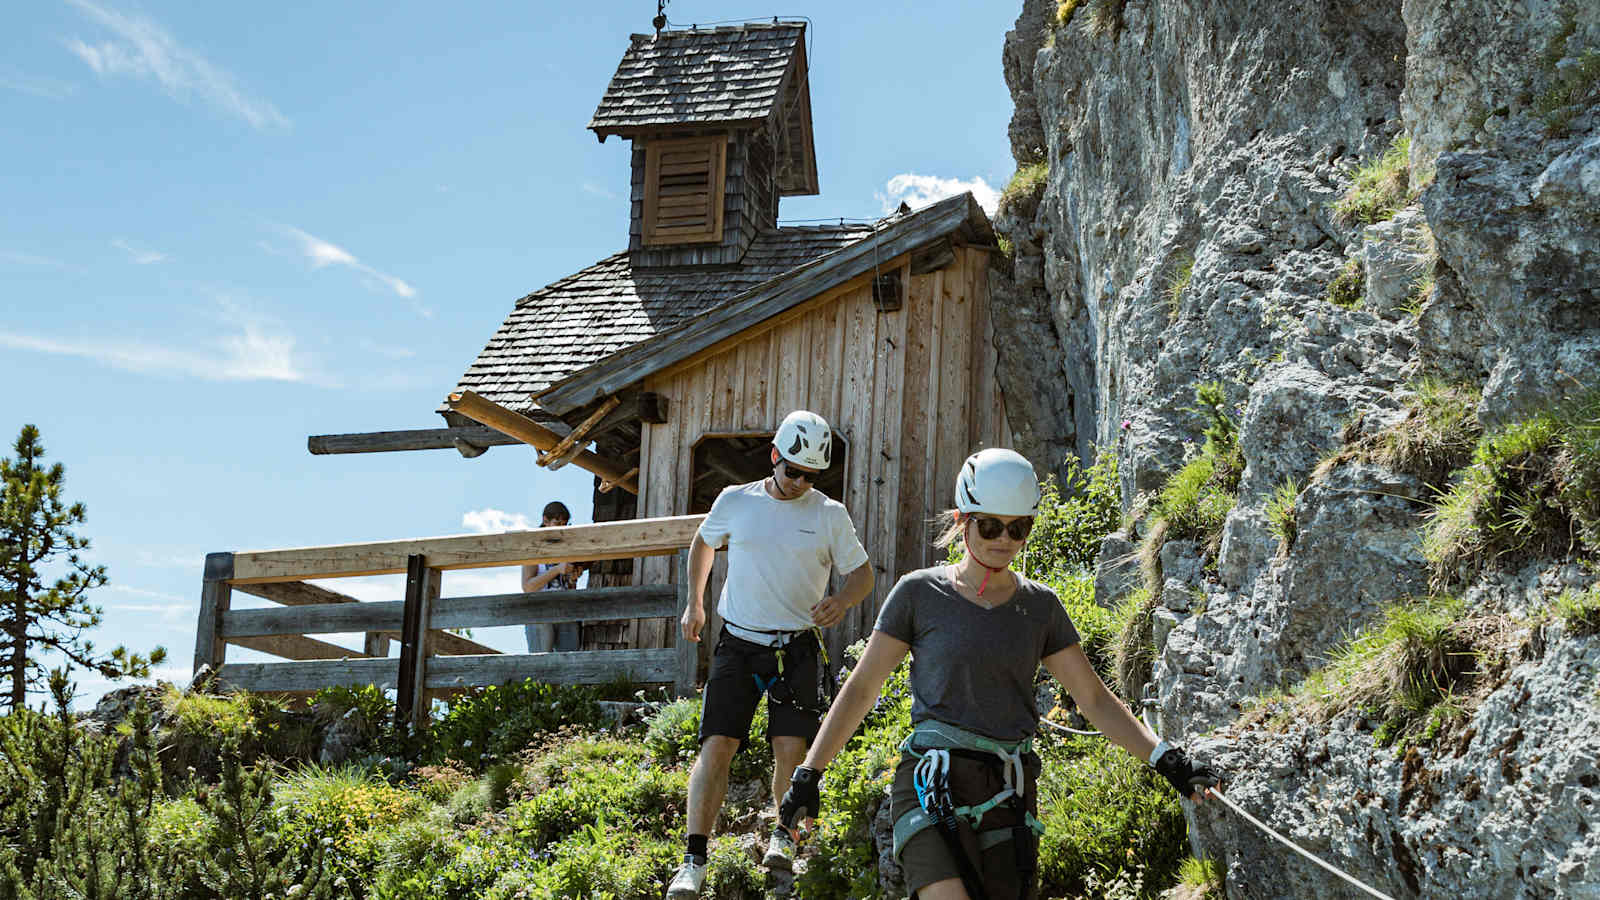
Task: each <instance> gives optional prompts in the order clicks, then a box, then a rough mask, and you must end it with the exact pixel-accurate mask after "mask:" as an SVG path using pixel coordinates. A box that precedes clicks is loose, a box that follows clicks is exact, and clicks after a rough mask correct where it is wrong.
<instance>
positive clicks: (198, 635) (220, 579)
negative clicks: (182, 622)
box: [194, 553, 233, 672]
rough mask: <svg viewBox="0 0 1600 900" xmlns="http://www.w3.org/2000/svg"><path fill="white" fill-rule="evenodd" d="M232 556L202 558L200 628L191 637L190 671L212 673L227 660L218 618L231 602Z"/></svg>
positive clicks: (209, 555)
mask: <svg viewBox="0 0 1600 900" xmlns="http://www.w3.org/2000/svg"><path fill="white" fill-rule="evenodd" d="M232 578H233V554H232V553H208V554H206V567H205V574H204V575H202V576H201V579H202V580H201V582H200V624H199V627H197V628H196V629H195V633H194V671H195V672H199V671H200V667H201V666H210V667H211V670H212V671H213V672H215V671H216V670H217V669H220V668H221V667H222V662H223V660H224V659H225V658H226V657H227V653H228V644H227V642H226V641H224V640H223V639H222V616H223V614H224V613H226V612H227V611H228V606H229V604H230V603H231V602H232V599H233V585H231V584H229V583H228V582H229V580H230V579H232Z"/></svg>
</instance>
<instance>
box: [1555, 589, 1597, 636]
mask: <svg viewBox="0 0 1600 900" xmlns="http://www.w3.org/2000/svg"><path fill="white" fill-rule="evenodd" d="M1556 615H1557V616H1559V617H1560V618H1561V621H1562V622H1563V623H1565V625H1566V627H1567V632H1568V633H1569V634H1572V635H1575V636H1577V637H1589V636H1591V635H1595V634H1600V584H1597V585H1591V586H1590V587H1589V589H1588V590H1586V591H1564V592H1562V594H1561V596H1559V597H1557V598H1556Z"/></svg>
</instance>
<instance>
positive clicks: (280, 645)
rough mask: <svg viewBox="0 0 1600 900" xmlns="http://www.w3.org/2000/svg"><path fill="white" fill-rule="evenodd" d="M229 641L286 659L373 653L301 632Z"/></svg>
mask: <svg viewBox="0 0 1600 900" xmlns="http://www.w3.org/2000/svg"><path fill="white" fill-rule="evenodd" d="M228 643H230V644H235V645H237V646H240V647H244V648H246V649H248V650H255V651H258V652H260V653H269V654H271V655H273V656H281V657H283V658H284V659H359V658H362V657H366V656H370V655H371V654H369V653H367V652H365V651H363V650H351V649H350V648H349V647H341V646H339V645H338V644H330V643H328V642H327V641H319V640H317V639H316V638H308V637H306V636H304V635H299V634H274V635H264V636H251V637H232V638H228Z"/></svg>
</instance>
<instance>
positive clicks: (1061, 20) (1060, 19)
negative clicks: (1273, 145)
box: [1056, 0, 1083, 28]
mask: <svg viewBox="0 0 1600 900" xmlns="http://www.w3.org/2000/svg"><path fill="white" fill-rule="evenodd" d="M1082 5H1083V0H1059V2H1057V3H1056V27H1057V28H1063V27H1065V26H1066V25H1067V24H1068V23H1070V22H1071V21H1072V16H1073V15H1074V14H1075V13H1077V11H1078V7H1080V6H1082Z"/></svg>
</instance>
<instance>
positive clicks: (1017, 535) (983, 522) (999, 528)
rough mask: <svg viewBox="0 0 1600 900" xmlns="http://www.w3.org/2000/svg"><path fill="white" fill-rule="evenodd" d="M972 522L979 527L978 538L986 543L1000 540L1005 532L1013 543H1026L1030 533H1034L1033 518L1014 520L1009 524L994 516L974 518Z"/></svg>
mask: <svg viewBox="0 0 1600 900" xmlns="http://www.w3.org/2000/svg"><path fill="white" fill-rule="evenodd" d="M972 521H973V523H974V524H976V525H977V526H978V537H981V538H983V539H984V540H986V541H992V540H994V539H995V538H998V537H999V536H1000V534H1001V532H1004V533H1005V534H1006V535H1007V536H1009V537H1010V538H1011V539H1012V540H1013V541H1025V540H1027V539H1028V533H1029V532H1030V531H1033V517H1031V516H1030V517H1028V518H1025V519H1012V520H1011V521H1010V522H1009V523H1006V522H1002V521H1000V520H999V519H996V518H995V517H993V516H973V517H972Z"/></svg>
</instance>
